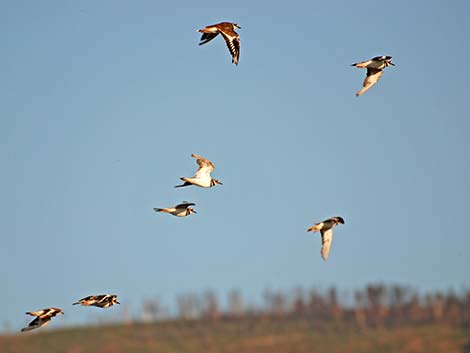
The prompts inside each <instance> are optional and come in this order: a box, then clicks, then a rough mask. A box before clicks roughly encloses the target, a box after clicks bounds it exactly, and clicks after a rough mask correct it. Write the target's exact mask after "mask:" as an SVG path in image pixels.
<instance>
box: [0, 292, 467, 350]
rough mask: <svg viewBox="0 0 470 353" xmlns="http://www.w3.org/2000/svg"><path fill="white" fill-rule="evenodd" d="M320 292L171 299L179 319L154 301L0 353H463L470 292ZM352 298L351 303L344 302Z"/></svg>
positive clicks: (17, 339) (20, 338)
mask: <svg viewBox="0 0 470 353" xmlns="http://www.w3.org/2000/svg"><path fill="white" fill-rule="evenodd" d="M339 297H342V298H344V296H343V295H338V294H337V291H336V289H335V288H333V287H332V288H330V289H328V290H326V291H318V290H309V291H307V290H302V289H296V290H294V291H288V292H281V291H271V290H266V291H265V293H264V295H263V298H264V304H263V305H262V306H261V307H259V308H253V307H251V308H247V307H246V306H245V305H244V304H243V298H242V296H241V294H240V293H239V292H238V291H233V292H231V293H230V294H229V298H228V306H227V308H226V309H225V310H221V309H220V306H219V303H218V298H217V296H216V295H215V294H214V292H211V291H208V292H206V293H203V294H202V295H194V294H186V295H183V296H180V297H178V298H177V307H178V318H176V319H172V320H168V319H164V316H163V314H162V313H165V311H166V310H165V309H164V307H163V306H162V305H161V303H160V302H159V301H158V300H156V299H155V300H150V301H146V302H145V303H144V305H143V311H142V317H141V320H145V322H146V323H143V322H142V321H140V322H139V321H137V322H136V321H134V322H129V323H127V324H126V323H124V324H119V325H108V326H95V327H82V328H68V329H61V330H53V329H52V327H51V328H45V329H39V330H37V331H34V332H31V333H27V334H15V335H5V336H0V353H88V352H89V353H130V352H138V353H147V352H159V353H170V352H171V353H172V352H179V353H185V352H187V353H199V352H201V353H211V352H214V353H223V352H227V353H231V352H233V353H244V352H250V353H255V352H260V353H263V352H266V353H268V352H269V353H281V352H286V353H296V352H299V353H316V352H318V353H335V352H338V353H339V352H341V353H345V352H354V353H367V352H370V353H373V352H380V353H388V352H400V353H417V352H423V353H433V352H435V353H470V292H469V291H464V292H462V293H460V294H456V293H454V292H449V293H447V294H443V293H433V294H425V295H419V294H418V293H416V292H415V291H414V290H412V289H410V288H408V287H400V286H391V287H386V286H383V285H381V284H378V285H369V286H367V287H366V288H364V289H363V290H359V291H356V292H354V293H353V295H352V298H346V299H348V300H347V302H354V305H349V306H348V305H345V304H343V303H342V300H339ZM351 299H352V300H351Z"/></svg>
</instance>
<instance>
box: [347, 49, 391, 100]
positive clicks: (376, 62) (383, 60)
mask: <svg viewBox="0 0 470 353" xmlns="http://www.w3.org/2000/svg"><path fill="white" fill-rule="evenodd" d="M390 65H392V66H395V64H394V63H392V57H391V56H385V55H382V56H376V57H375V58H372V59H370V60H367V61H362V62H360V63H355V64H352V65H351V66H356V67H358V68H360V69H363V68H367V75H366V79H365V80H364V83H363V84H362V86H363V88H362V89H361V90H360V91H359V92H357V93H356V97H359V96H360V95H361V94H363V93H365V92H367V91H368V90H369V89H370V88H371V87H372V86H373V85H375V84H376V83H377V82H378V81H379V79H380V78H381V77H382V75H383V71H382V70H383V69H384V68H386V67H388V66H390Z"/></svg>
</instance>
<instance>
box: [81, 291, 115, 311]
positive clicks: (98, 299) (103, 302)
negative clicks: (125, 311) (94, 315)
mask: <svg viewBox="0 0 470 353" xmlns="http://www.w3.org/2000/svg"><path fill="white" fill-rule="evenodd" d="M77 304H80V305H82V306H97V307H98V308H109V307H110V306H113V305H114V304H121V303H119V302H118V300H117V295H115V294H101V295H90V296H88V297H85V298H83V299H80V300H79V301H78V302H75V303H73V304H72V305H77Z"/></svg>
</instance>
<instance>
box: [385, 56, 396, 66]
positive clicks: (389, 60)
mask: <svg viewBox="0 0 470 353" xmlns="http://www.w3.org/2000/svg"><path fill="white" fill-rule="evenodd" d="M384 61H385V65H386V66H390V65H392V66H395V64H394V63H392V57H391V56H388V55H387V56H384Z"/></svg>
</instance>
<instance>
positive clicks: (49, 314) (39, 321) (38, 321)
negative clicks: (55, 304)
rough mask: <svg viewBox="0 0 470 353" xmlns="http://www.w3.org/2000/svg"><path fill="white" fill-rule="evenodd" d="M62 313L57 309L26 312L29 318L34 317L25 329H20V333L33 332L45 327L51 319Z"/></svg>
mask: <svg viewBox="0 0 470 353" xmlns="http://www.w3.org/2000/svg"><path fill="white" fill-rule="evenodd" d="M63 313H64V312H63V311H62V310H61V309H59V308H47V309H42V310H38V311H28V312H27V313H26V314H27V315H31V316H36V317H35V319H34V320H33V321H31V322H30V323H29V325H28V326H27V327H24V328H22V329H21V332H24V331H30V330H34V329H35V328H40V327H43V326H46V325H47V324H48V323H49V321H51V319H52V318H53V317H54V316H56V315H59V314H63Z"/></svg>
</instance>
